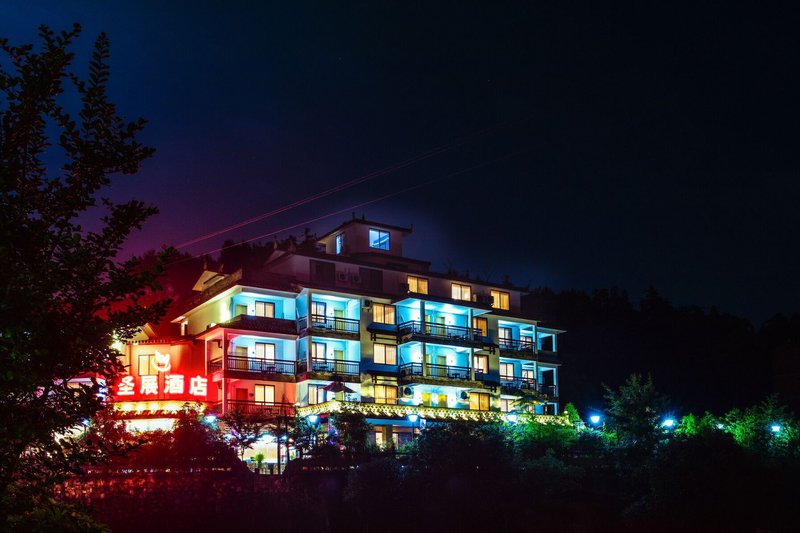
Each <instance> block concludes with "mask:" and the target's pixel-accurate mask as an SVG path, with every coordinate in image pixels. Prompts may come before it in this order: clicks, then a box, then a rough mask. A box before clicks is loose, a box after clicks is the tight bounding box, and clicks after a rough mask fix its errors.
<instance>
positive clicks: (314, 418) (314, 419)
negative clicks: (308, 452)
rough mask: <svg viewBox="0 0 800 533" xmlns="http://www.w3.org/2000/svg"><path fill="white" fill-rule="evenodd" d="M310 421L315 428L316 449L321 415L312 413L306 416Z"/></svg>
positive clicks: (315, 447)
mask: <svg viewBox="0 0 800 533" xmlns="http://www.w3.org/2000/svg"><path fill="white" fill-rule="evenodd" d="M306 420H308V423H309V424H311V427H312V428H313V429H314V450H316V449H317V424H319V415H315V414H310V415H308V416H307V417H306Z"/></svg>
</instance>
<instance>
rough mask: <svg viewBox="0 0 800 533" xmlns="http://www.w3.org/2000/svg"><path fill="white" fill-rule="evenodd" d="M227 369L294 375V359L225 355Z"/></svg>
mask: <svg viewBox="0 0 800 533" xmlns="http://www.w3.org/2000/svg"><path fill="white" fill-rule="evenodd" d="M226 363H227V368H228V370H235V371H237V372H256V373H260V374H282V375H287V376H293V375H294V368H295V365H294V361H280V360H275V359H259V358H255V357H242V356H237V355H229V356H228V357H227V361H226Z"/></svg>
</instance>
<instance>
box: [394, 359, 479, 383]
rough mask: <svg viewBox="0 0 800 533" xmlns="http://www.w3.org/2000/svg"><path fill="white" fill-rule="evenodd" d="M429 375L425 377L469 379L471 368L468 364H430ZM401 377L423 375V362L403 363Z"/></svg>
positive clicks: (400, 369)
mask: <svg viewBox="0 0 800 533" xmlns="http://www.w3.org/2000/svg"><path fill="white" fill-rule="evenodd" d="M427 366H428V375H427V376H425V377H428V378H434V379H459V380H468V379H469V377H470V376H469V371H470V368H469V367H468V366H450V365H434V364H429V365H427ZM399 371H400V377H401V378H406V377H410V376H420V377H422V375H423V370H422V363H403V364H402V365H400V368H399Z"/></svg>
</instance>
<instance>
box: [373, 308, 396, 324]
mask: <svg viewBox="0 0 800 533" xmlns="http://www.w3.org/2000/svg"><path fill="white" fill-rule="evenodd" d="M372 309H373V311H372V318H373V321H375V322H378V323H379V324H394V306H393V305H389V304H373V306H372Z"/></svg>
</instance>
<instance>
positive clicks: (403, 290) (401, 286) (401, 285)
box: [400, 283, 408, 293]
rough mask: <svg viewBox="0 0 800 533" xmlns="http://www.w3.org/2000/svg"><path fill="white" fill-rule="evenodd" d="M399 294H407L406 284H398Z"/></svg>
mask: <svg viewBox="0 0 800 533" xmlns="http://www.w3.org/2000/svg"><path fill="white" fill-rule="evenodd" d="M400 292H401V293H402V292H408V283H401V284H400Z"/></svg>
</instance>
